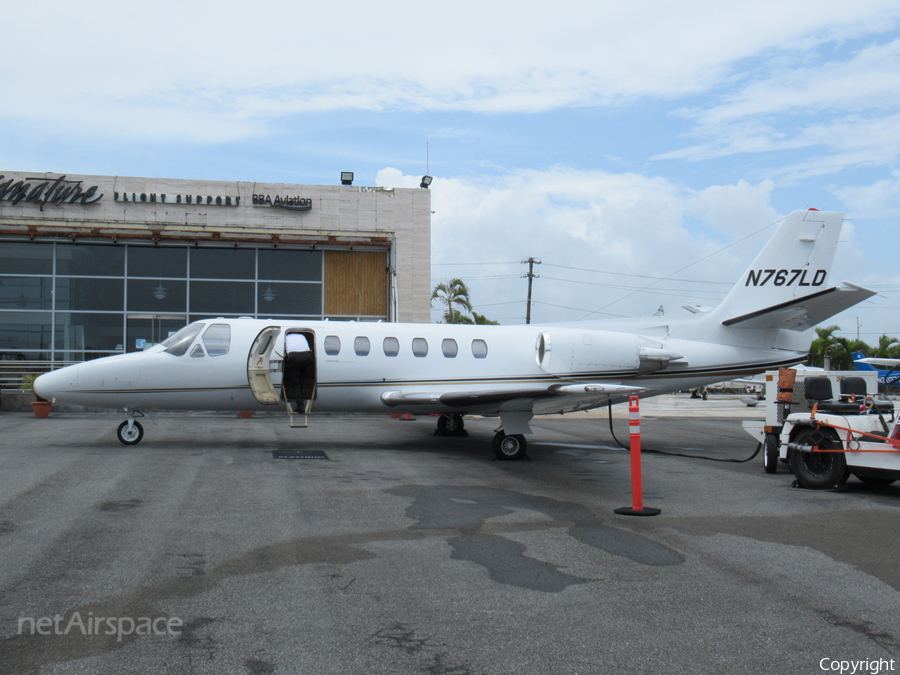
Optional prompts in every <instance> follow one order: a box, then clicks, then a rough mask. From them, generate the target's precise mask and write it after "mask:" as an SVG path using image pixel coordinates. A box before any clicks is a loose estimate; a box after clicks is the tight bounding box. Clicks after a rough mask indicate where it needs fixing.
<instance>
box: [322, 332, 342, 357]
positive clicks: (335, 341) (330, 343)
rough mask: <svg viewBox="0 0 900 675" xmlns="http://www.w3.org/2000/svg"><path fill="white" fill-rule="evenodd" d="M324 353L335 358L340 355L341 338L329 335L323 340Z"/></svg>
mask: <svg viewBox="0 0 900 675" xmlns="http://www.w3.org/2000/svg"><path fill="white" fill-rule="evenodd" d="M325 353H326V354H328V355H329V356H337V355H338V354H340V353H341V338H339V337H338V336H337V335H329V336H327V337H326V338H325Z"/></svg>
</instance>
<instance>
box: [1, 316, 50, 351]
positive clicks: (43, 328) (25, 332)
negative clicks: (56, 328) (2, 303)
mask: <svg viewBox="0 0 900 675" xmlns="http://www.w3.org/2000/svg"><path fill="white" fill-rule="evenodd" d="M52 326H53V313H52V312H0V349H2V350H3V355H4V356H5V357H6V358H10V359H17V360H30V359H35V358H39V357H38V356H37V355H36V354H34V353H33V350H49V349H50V347H51V344H50V338H51V336H52Z"/></svg>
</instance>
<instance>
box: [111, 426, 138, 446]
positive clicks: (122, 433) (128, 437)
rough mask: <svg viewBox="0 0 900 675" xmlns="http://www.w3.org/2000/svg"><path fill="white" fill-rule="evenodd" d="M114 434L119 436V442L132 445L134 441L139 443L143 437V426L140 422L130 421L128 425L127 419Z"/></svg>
mask: <svg viewBox="0 0 900 675" xmlns="http://www.w3.org/2000/svg"><path fill="white" fill-rule="evenodd" d="M116 436H118V437H119V441H120V442H121V443H124V444H125V445H134V444H135V443H140V442H141V439H142V438H143V437H144V427H142V426H141V423H140V422H132V423H131V424H130V425H129V424H128V420H126V421H124V422H122V424H120V425H119V428H118V429H116Z"/></svg>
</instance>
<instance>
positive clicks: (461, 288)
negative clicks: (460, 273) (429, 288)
mask: <svg viewBox="0 0 900 675" xmlns="http://www.w3.org/2000/svg"><path fill="white" fill-rule="evenodd" d="M435 300H438V301H439V303H438V304H440V305H441V306H445V307H446V308H447V309H446V310H444V316H443V318H444V321H445V322H446V323H465V322H464V321H461V319H463V318H466V317H464V316H463V314H462V312H461V311H460V309H457V307H459V308H461V309H465V310H466V311H467V312H471V311H472V303H471V302H470V301H469V287H468V286H466V284H465V282H464V281H463V280H462V279H451V280H450V281H447V282H445V283H441V284H438V285H437V286H435V287H434V292H433V293H432V294H431V301H432V302H434V301H435Z"/></svg>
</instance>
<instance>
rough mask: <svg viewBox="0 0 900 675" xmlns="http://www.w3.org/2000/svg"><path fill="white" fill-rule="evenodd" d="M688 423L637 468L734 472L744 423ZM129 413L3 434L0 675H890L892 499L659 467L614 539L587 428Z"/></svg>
mask: <svg viewBox="0 0 900 675" xmlns="http://www.w3.org/2000/svg"><path fill="white" fill-rule="evenodd" d="M688 405H690V408H689V409H688V411H687V414H688V415H694V416H684V415H685V411H684V409H683V408H684V407H685V404H683V402H682V403H679V406H678V407H679V409H681V411H680V412H673V410H669V409H667V408H666V407H665V406H662V407H657V408H655V409H652V408H651V409H648V410H647V412H646V413H645V417H644V419H643V420H642V431H643V445H644V447H645V448H647V449H651V450H657V451H664V452H674V453H682V454H693V455H702V456H705V457H713V458H717V459H722V460H736V459H746V458H747V457H749V456H751V455H752V454H753V452H754V450H755V449H756V448H755V443H754V442H753V441H752V440H751V439H750V437H749V436H748V435H747V434H746V433H745V432H744V431H743V430H742V429H741V425H740V419H738V418H737V417H738V416H740V415H742V416H746V413H745V412H744V411H742V410H740V409H739V408H738V407H737V406H734V407H733V410H734V415H735V416H734V417H728V416H725V414H723V412H722V410H717V412H716V415H715V416H713V415H711V414H710V415H706V414H705V413H704V410H709V411H711V410H712V409H713V408H712V407H708V408H706V409H704V407H703V405H704V403H703V402H699V401H695V402H692V403H691V404H688ZM720 407H721V406H720ZM697 415H703V416H697ZM122 419H123V418H122V417H121V416H119V415H114V414H76V413H64V414H55V415H53V416H51V417H50V418H49V419H47V420H37V419H35V418H33V417H32V416H31V415H30V414H27V413H3V414H0V673H4V674H6V673H15V674H16V675H20V674H22V675H24V674H28V673H53V674H62V673H110V674H113V673H115V674H116V675H121V674H122V673H173V674H174V673H215V674H222V673H235V674H250V675H260V674H267V673H309V674H316V675H327V674H330V673H334V674H341V675H345V674H355V673H359V674H365V675H369V674H378V673H390V674H405V673H428V674H433V675H439V674H444V675H468V674H481V673H484V674H507V673H517V674H519V675H528V674H532V673H533V674H535V675H538V674H539V675H547V674H555V673H573V674H574V673H653V674H656V673H666V674H675V673H715V674H717V675H719V674H722V673H729V674H730V673H736V674H741V673H748V674H753V675H757V674H758V673H763V672H766V673H792V674H794V673H801V674H802V673H838V672H841V671H842V670H843V673H850V672H851V670H850V669H851V667H855V673H884V672H893V671H898V670H900V612H898V607H900V602H898V600H900V595H898V591H900V566H898V564H897V556H898V553H900V545H898V544H900V518H898V516H900V511H898V509H900V487H898V486H889V487H883V488H870V487H866V486H864V485H862V484H861V483H859V482H858V481H856V479H854V478H851V479H850V482H849V483H848V484H847V489H846V490H845V491H843V492H834V491H809V490H802V489H797V488H793V487H792V480H793V477H792V476H791V475H790V474H789V473H787V472H786V471H785V470H782V471H781V472H779V473H777V474H774V475H769V474H765V473H764V472H763V469H762V459H761V458H760V457H759V456H757V457H756V458H755V459H753V460H752V461H750V462H746V463H734V462H718V461H709V460H704V459H693V458H686V457H676V456H671V455H665V454H657V453H653V452H650V453H646V454H645V455H644V456H643V462H642V464H643V478H644V503H645V505H646V506H650V507H656V508H659V509H661V510H662V513H661V514H660V515H658V516H655V517H629V516H620V515H617V514H615V513H614V509H616V508H618V507H622V506H628V505H630V504H631V484H630V462H629V457H628V454H627V453H626V452H625V451H624V450H622V449H621V448H619V447H618V446H617V444H616V443H615V441H614V440H613V439H612V437H611V435H610V432H609V427H608V422H607V420H606V419H605V418H604V417H603V416H602V415H593V416H566V417H558V416H557V417H548V418H537V419H536V420H535V422H534V423H533V428H534V431H535V435H534V436H533V437H531V439H530V445H529V452H528V454H529V458H530V461H521V462H496V461H493V458H492V455H491V450H490V447H491V437H492V430H493V428H494V427H495V426H496V422H495V421H494V420H487V419H481V418H474V419H469V418H467V422H466V424H467V429H468V431H469V436H468V437H467V438H439V437H434V436H433V435H432V430H433V428H434V420H433V419H430V418H419V419H418V420H415V421H399V420H392V419H389V418H387V417H369V416H341V417H327V418H326V417H321V418H316V417H313V418H312V420H311V422H312V424H311V426H310V428H308V429H290V428H289V427H288V425H287V423H286V421H285V420H284V418H281V417H274V416H261V417H260V416H257V417H254V418H252V419H238V418H237V417H235V416H229V415H220V414H219V415H217V414H212V413H207V414H199V413H198V414H193V415H189V414H174V413H170V414H161V415H158V416H156V417H154V418H153V419H151V420H145V421H144V429H145V436H144V440H143V441H142V442H141V443H140V444H138V445H135V446H123V445H121V444H120V443H119V442H118V441H117V440H116V437H115V428H116V426H117V425H118V423H119V422H120V421H121V420H122ZM614 427H615V429H616V434H617V435H618V436H619V438H620V439H621V440H623V441H625V442H627V422H626V421H625V420H623V419H621V418H620V419H616V420H614ZM297 449H303V450H318V451H323V452H324V453H325V454H326V455H327V459H276V458H275V457H273V451H284V452H288V453H289V452H291V451H293V450H297Z"/></svg>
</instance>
